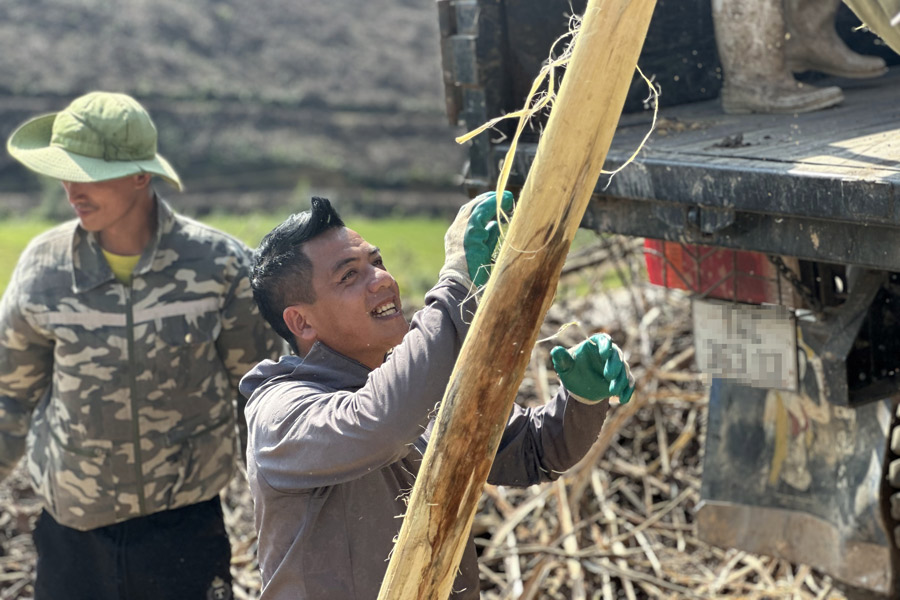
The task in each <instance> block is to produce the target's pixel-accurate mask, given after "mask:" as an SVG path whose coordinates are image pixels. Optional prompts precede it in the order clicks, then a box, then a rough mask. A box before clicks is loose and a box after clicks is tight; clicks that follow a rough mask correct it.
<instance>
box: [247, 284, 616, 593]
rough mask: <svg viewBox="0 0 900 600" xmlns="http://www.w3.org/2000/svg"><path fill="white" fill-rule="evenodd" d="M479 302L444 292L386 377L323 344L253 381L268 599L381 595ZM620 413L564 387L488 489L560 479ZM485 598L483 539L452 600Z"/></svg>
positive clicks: (525, 423) (471, 552) (532, 420)
mask: <svg viewBox="0 0 900 600" xmlns="http://www.w3.org/2000/svg"><path fill="white" fill-rule="evenodd" d="M466 295H467V289H466V288H465V287H464V286H462V285H460V284H459V283H456V282H454V281H451V280H443V281H441V282H440V283H438V284H437V285H436V286H435V287H434V288H433V289H432V290H431V291H430V292H429V293H428V295H427V296H426V298H425V307H424V308H423V309H422V310H420V311H419V312H417V313H416V315H415V316H414V318H413V320H412V323H411V326H410V330H409V333H408V334H407V335H406V336H405V338H404V339H403V342H402V343H401V344H400V345H399V346H397V348H395V349H394V351H393V352H392V353H391V354H390V355H389V356H388V358H387V359H386V360H385V362H384V364H382V365H381V366H380V367H378V368H377V369H375V370H374V371H373V370H371V369H369V368H368V367H366V366H364V365H362V364H360V363H358V362H356V361H354V360H351V359H349V358H347V357H346V356H343V355H341V354H339V353H337V352H335V351H334V350H332V349H330V348H328V347H327V346H325V345H324V344H321V343H316V344H315V345H314V346H313V348H312V349H311V350H310V352H309V354H307V356H306V357H305V358H298V357H296V356H284V357H282V358H281V360H279V361H278V362H277V363H276V362H272V361H264V362H262V363H260V364H259V365H258V366H257V367H256V368H255V369H253V370H252V371H251V372H249V373H248V374H247V375H246V376H245V377H244V379H243V380H242V381H241V386H240V389H241V392H242V393H243V394H244V395H246V396H247V397H248V398H249V402H248V403H247V407H246V415H247V424H248V428H249V433H248V447H247V473H248V477H249V481H250V489H251V491H252V494H253V500H254V506H255V517H256V527H257V531H258V533H259V551H258V552H259V564H260V570H261V573H262V583H263V589H262V595H261V600H288V599H290V600H301V599H303V600H306V599H310V600H331V599H334V600H366V599H375V598H377V596H378V591H379V589H380V587H381V580H382V579H383V577H384V574H385V572H386V570H387V564H388V559H389V555H390V552H391V549H392V548H393V540H394V538H395V536H396V535H397V534H398V533H399V531H400V525H401V519H400V518H399V517H400V516H401V515H403V514H405V512H406V503H407V500H408V497H409V492H410V491H411V490H412V487H413V484H414V483H415V478H416V474H417V473H418V470H419V465H420V463H421V460H422V456H423V454H424V451H425V448H426V445H427V442H428V434H429V432H430V422H431V419H432V418H433V417H434V416H435V414H436V405H437V404H438V403H439V402H440V400H441V398H442V397H443V393H444V388H445V387H446V385H447V382H448V380H449V378H450V373H451V371H452V369H453V365H454V362H455V361H456V357H457V354H458V353H459V350H460V347H461V346H462V342H463V339H464V338H465V335H466V331H467V330H468V323H470V322H471V317H472V313H473V312H474V309H475V304H474V302H473V301H471V300H470V301H468V302H467V303H465V305H464V304H463V299H464V298H466ZM606 408H607V402H605V401H604V402H601V403H598V404H595V405H586V404H582V403H580V402H576V401H574V400H572V401H570V396H569V395H568V394H567V393H566V392H565V390H564V389H562V388H561V389H560V391H559V392H558V393H557V395H556V396H555V398H553V400H551V401H550V402H549V403H548V404H546V405H545V406H542V407H540V408H536V409H525V408H522V407H521V406H518V405H515V406H514V408H513V410H512V413H511V415H510V419H509V421H508V423H507V426H506V430H505V432H504V435H503V437H502V439H501V442H500V446H499V449H498V451H497V456H496V458H495V461H494V464H493V467H492V469H491V472H490V476H489V478H488V481H489V482H490V483H493V484H496V485H515V486H527V485H531V484H535V483H539V482H542V481H550V480H553V479H556V477H558V476H559V474H560V473H561V472H562V471H565V470H566V469H568V468H569V467H571V466H572V465H574V464H575V463H576V462H577V461H578V460H579V459H580V458H581V457H582V456H584V454H585V452H587V450H588V449H589V448H590V446H591V444H592V443H593V442H594V441H595V440H596V438H597V435H598V433H599V431H600V427H601V425H602V423H603V419H604V418H605V416H606ZM478 590H479V585H478V565H477V562H476V554H475V545H474V543H473V541H472V540H471V539H470V540H469V541H468V544H467V546H466V549H465V552H464V555H463V558H462V561H461V565H460V573H459V576H458V577H457V579H456V582H455V585H454V593H453V595H452V598H454V599H455V600H458V599H470V598H478V597H479V592H478Z"/></svg>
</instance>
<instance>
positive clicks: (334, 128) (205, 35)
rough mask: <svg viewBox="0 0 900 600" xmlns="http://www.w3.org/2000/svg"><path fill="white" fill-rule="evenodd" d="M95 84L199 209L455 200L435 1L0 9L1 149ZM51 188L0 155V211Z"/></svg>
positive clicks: (26, 3) (86, 2)
mask: <svg viewBox="0 0 900 600" xmlns="http://www.w3.org/2000/svg"><path fill="white" fill-rule="evenodd" d="M95 89H102V90H110V91H124V92H126V93H130V94H132V95H134V96H135V97H137V98H138V99H139V100H140V101H141V102H142V103H143V104H144V105H145V106H146V107H147V108H148V110H150V112H151V114H152V115H153V117H154V119H155V121H156V124H157V127H158V129H159V132H160V152H161V153H162V154H163V155H164V156H166V157H167V158H168V159H169V160H170V161H171V162H172V163H173V164H174V165H175V166H176V168H177V169H178V170H179V172H180V174H181V176H182V179H183V180H184V181H185V184H186V186H187V192H186V193H185V194H182V195H180V196H179V198H178V200H177V203H178V204H179V205H180V206H181V207H182V208H186V209H188V210H191V211H193V212H195V213H200V214H202V213H204V212H207V211H209V210H212V209H216V208H223V209H225V210H229V211H241V212H243V211H250V210H256V209H259V208H261V207H265V208H267V209H274V208H275V207H281V206H288V207H290V208H291V209H302V208H305V207H306V206H308V197H309V195H312V194H321V195H328V196H330V197H332V199H334V200H335V201H336V202H338V203H339V205H343V206H348V205H352V206H353V207H355V208H359V209H360V210H361V211H363V212H367V213H370V214H372V213H374V214H383V213H386V212H391V211H392V210H393V209H395V208H398V207H399V208H400V209H402V211H403V212H404V213H406V212H409V211H410V210H414V211H418V210H422V211H426V212H433V211H446V210H450V209H452V207H454V206H458V205H459V203H460V202H461V201H462V200H463V197H462V192H461V188H460V187H459V185H458V181H459V173H460V172H461V171H462V168H463V165H464V160H465V157H464V152H465V149H464V148H463V147H461V146H458V145H457V144H456V143H455V142H454V140H453V138H454V136H455V135H457V134H458V133H459V130H457V129H456V128H454V127H450V126H449V125H448V124H447V118H446V116H445V114H444V106H443V96H442V93H443V92H442V83H441V73H440V63H439V40H438V27H437V10H436V8H435V6H434V4H433V2H422V1H420V0H367V1H366V2H359V1H358V0H330V1H329V2H313V1H311V0H300V1H297V0H292V1H291V0H267V1H266V2H257V1H254V0H226V1H215V0H191V2H181V1H175V0H156V1H154V2H149V1H147V0H129V1H126V2H111V1H110V0H4V2H2V3H0V135H2V138H3V140H6V139H7V138H8V136H9V134H10V133H11V132H12V131H13V130H14V129H15V127H16V126H17V125H18V124H19V123H21V122H22V121H23V120H25V119H26V118H29V117H30V116H32V115H35V114H38V113H42V112H53V111H56V110H59V109H61V108H63V107H64V106H65V105H66V104H68V102H69V101H70V100H71V99H72V98H74V97H76V96H78V95H80V94H82V93H84V92H87V91H91V90H95ZM55 193H56V186H54V185H51V184H48V183H42V182H40V181H39V180H38V178H37V177H35V176H33V175H31V174H29V173H27V172H25V170H24V169H22V168H20V167H19V166H18V165H17V164H16V163H15V162H14V161H12V160H11V159H10V158H9V157H8V155H7V154H6V152H3V153H2V156H0V216H3V215H5V214H17V213H20V212H22V211H23V210H27V209H29V208H31V207H32V206H34V205H35V204H37V203H39V202H41V201H42V200H43V202H44V203H45V204H46V203H47V202H48V201H49V200H52V196H54V194H55ZM166 193H167V195H169V196H174V195H175V193H174V192H170V191H167V192H166ZM48 196H50V198H48Z"/></svg>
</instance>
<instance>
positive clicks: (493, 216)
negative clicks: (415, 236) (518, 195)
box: [440, 192, 513, 288]
mask: <svg viewBox="0 0 900 600" xmlns="http://www.w3.org/2000/svg"><path fill="white" fill-rule="evenodd" d="M501 206H502V208H503V211H504V212H506V213H509V212H510V211H511V210H512V208H513V195H512V193H511V192H503V198H502V200H501ZM499 239H500V225H499V224H498V223H497V194H496V192H486V193H484V194H481V195H480V196H477V197H476V198H475V199H474V200H471V201H469V202H468V203H466V204H465V205H463V207H462V208H460V209H459V213H458V214H457V215H456V219H454V220H453V223H452V224H451V225H450V228H449V229H448V230H447V234H446V235H445V236H444V253H445V259H444V266H443V268H441V274H440V279H444V278H446V277H449V278H451V279H454V280H455V281H458V282H460V283H462V284H463V285H465V286H471V285H472V284H473V283H474V284H475V286H476V287H479V288H480V287H482V286H484V285H485V284H486V283H487V281H488V277H490V274H491V259H492V257H493V254H494V250H495V249H496V247H497V241H498V240H499Z"/></svg>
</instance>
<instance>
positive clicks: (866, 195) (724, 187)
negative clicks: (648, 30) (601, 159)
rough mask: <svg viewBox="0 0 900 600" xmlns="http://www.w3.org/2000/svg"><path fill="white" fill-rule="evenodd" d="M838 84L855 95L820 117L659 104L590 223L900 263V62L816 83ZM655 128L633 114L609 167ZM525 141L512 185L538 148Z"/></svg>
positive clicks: (873, 263) (604, 182)
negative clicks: (857, 76) (862, 75)
mask: <svg viewBox="0 0 900 600" xmlns="http://www.w3.org/2000/svg"><path fill="white" fill-rule="evenodd" d="M828 83H835V84H838V85H840V86H841V87H842V89H843V90H844V95H845V101H844V102H843V104H841V105H840V106H838V107H836V108H833V109H828V110H822V111H818V112H813V113H806V114H797V115H726V114H724V113H723V112H722V110H721V107H720V105H719V103H718V101H717V100H707V101H703V102H695V103H690V104H682V105H678V106H673V107H665V108H662V109H660V111H659V115H658V123H657V129H656V130H655V131H654V132H653V134H652V135H651V136H650V139H649V140H648V142H647V143H646V144H645V146H644V148H643V149H642V150H641V152H640V154H639V155H638V157H637V159H636V160H635V162H634V163H632V164H630V165H628V166H627V167H626V168H625V169H624V170H623V171H621V172H620V173H618V174H616V175H615V177H613V178H612V179H611V181H610V179H609V177H608V176H601V179H600V181H599V182H598V186H597V190H596V194H595V198H594V201H593V202H592V203H591V206H590V208H589V209H588V213H587V214H586V216H585V226H587V227H591V228H592V229H596V230H598V231H608V232H615V233H620V234H625V235H632V236H641V237H653V238H658V239H666V240H673V241H681V242H688V243H698V244H710V245H716V246H724V247H731V248H740V249H743V250H756V251H760V252H765V253H768V254H785V255H791V256H796V257H799V258H803V259H809V260H816V261H822V262H832V263H841V264H857V265H862V266H866V267H871V268H876V269H887V270H900V204H898V198H900V193H898V190H900V68H898V67H894V68H893V69H892V71H891V72H890V73H889V74H887V75H886V76H884V77H881V78H878V79H874V80H857V81H852V80H846V79H842V80H835V81H829V80H823V81H820V82H817V83H816V84H815V85H827V84H828ZM663 93H665V89H663ZM650 124H651V113H649V112H644V113H629V114H624V115H623V116H622V119H621V120H620V125H619V128H618V130H617V132H616V136H615V138H614V140H613V144H612V147H611V148H610V151H609V154H608V156H607V164H606V166H605V168H606V169H607V170H613V169H615V168H617V167H619V166H621V165H622V164H623V163H624V162H625V161H626V160H627V159H628V158H629V157H630V156H631V155H632V154H633V153H634V151H635V149H636V148H638V147H639V145H640V143H641V140H642V139H643V137H644V136H645V135H646V133H647V131H648V130H649V128H650ZM519 148H520V150H519V151H518V153H517V156H516V159H515V165H514V169H513V171H514V172H513V179H512V181H511V182H510V183H511V184H512V185H521V183H522V182H523V181H524V174H525V173H526V172H527V169H528V167H529V166H530V164H531V162H532V161H533V160H534V154H535V152H536V149H537V146H536V144H520V146H519ZM504 152H505V147H503V146H502V145H498V146H497V147H496V148H495V156H498V157H502V156H503V153H504Z"/></svg>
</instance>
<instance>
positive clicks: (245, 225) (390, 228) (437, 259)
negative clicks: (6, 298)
mask: <svg viewBox="0 0 900 600" xmlns="http://www.w3.org/2000/svg"><path fill="white" fill-rule="evenodd" d="M202 220H203V222H205V223H208V224H210V225H212V226H213V227H218V228H219V229H222V230H223V231H227V232H228V233H231V234H232V235H234V236H235V237H238V238H240V239H242V240H244V241H245V242H246V243H247V244H248V245H250V246H251V247H255V246H256V245H257V244H258V243H259V241H260V240H261V239H262V237H263V236H264V235H265V234H266V233H267V232H269V231H270V230H271V229H272V228H273V227H275V226H276V225H277V224H278V223H279V222H280V220H281V219H280V217H277V218H276V217H270V216H268V215H265V214H261V213H260V214H252V215H211V216H209V217H206V218H204V219H202ZM53 225H54V223H53V222H50V221H42V220H37V219H10V220H5V221H3V222H0V292H2V291H3V290H4V289H6V285H7V283H8V282H9V279H10V277H11V275H12V271H13V268H14V267H15V264H16V261H17V260H18V258H19V254H20V253H21V252H22V250H24V249H25V246H26V245H27V244H28V242H29V240H31V238H33V237H34V236H35V235H37V234H38V233H40V232H42V231H45V230H47V229H49V228H51V227H52V226H53ZM448 225H449V223H447V222H446V221H443V220H440V219H421V218H413V219H353V218H350V219H347V226H348V227H350V228H351V229H355V230H356V231H358V232H359V233H360V235H362V236H363V237H364V238H365V239H366V240H368V241H369V242H371V243H372V244H375V245H376V246H378V247H379V248H381V253H382V256H383V257H384V260H385V264H387V267H388V269H389V270H390V271H391V274H392V275H394V277H395V278H396V279H397V282H398V283H399V284H400V293H401V296H402V298H403V302H404V304H406V305H408V306H419V305H421V304H422V298H423V297H424V295H425V292H426V291H428V289H429V288H430V287H431V285H432V284H434V282H435V281H436V280H437V274H438V271H440V269H441V265H442V263H443V260H444V232H445V231H446V229H447V226H448Z"/></svg>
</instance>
